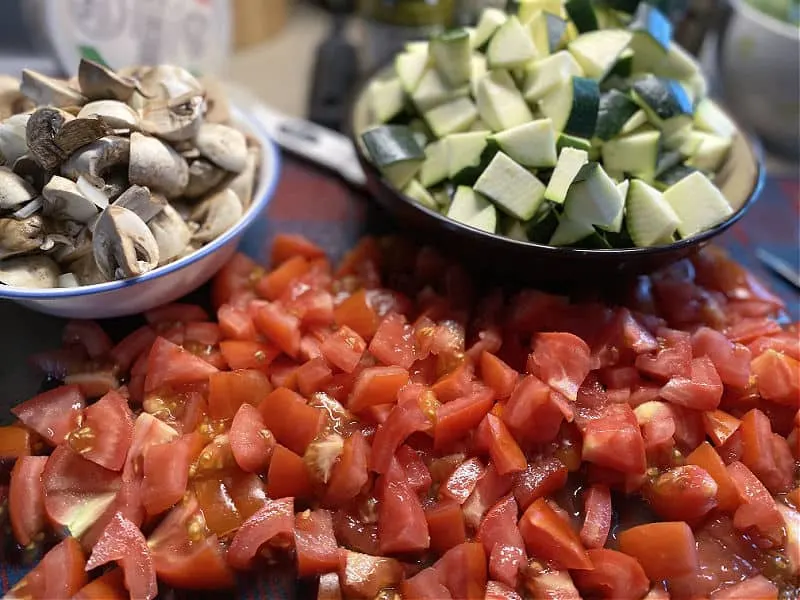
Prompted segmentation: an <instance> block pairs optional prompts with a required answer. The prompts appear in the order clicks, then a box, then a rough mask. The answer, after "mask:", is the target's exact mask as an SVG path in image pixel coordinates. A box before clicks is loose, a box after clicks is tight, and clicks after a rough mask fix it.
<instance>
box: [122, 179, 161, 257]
mask: <svg viewBox="0 0 800 600" xmlns="http://www.w3.org/2000/svg"><path fill="white" fill-rule="evenodd" d="M113 205H114V206H121V207H123V208H127V209H128V210H130V211H133V212H134V213H136V215H137V216H138V217H139V218H140V219H141V220H142V221H144V222H145V223H148V222H149V221H150V220H151V219H152V218H153V217H155V216H156V215H158V214H159V213H160V212H161V211H162V210H164V207H165V206H166V205H167V199H166V198H164V196H162V195H160V194H151V193H150V190H149V189H147V188H146V187H144V186H141V185H132V186H131V187H129V188H128V189H127V190H125V191H124V192H123V193H122V194H121V195H120V197H119V198H117V199H116V200H114V204H113ZM156 241H158V238H156ZM159 247H160V245H159Z"/></svg>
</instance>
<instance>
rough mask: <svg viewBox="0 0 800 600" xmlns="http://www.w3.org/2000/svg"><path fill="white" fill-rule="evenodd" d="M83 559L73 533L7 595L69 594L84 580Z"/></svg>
mask: <svg viewBox="0 0 800 600" xmlns="http://www.w3.org/2000/svg"><path fill="white" fill-rule="evenodd" d="M85 565H86V559H85V558H84V555H83V551H82V550H81V546H80V544H79V543H78V541H77V540H76V539H75V538H74V537H68V538H65V539H64V541H62V542H61V543H59V544H58V545H57V546H55V547H53V548H52V549H51V550H50V551H49V552H48V553H47V554H45V555H44V557H43V558H42V560H40V561H39V564H38V565H36V566H35V567H34V568H33V569H32V570H31V571H30V572H29V573H28V574H27V575H26V576H25V577H24V578H23V579H22V580H21V581H20V582H19V583H18V584H17V585H16V586H14V588H12V589H11V590H10V592H9V594H8V597H9V598H41V599H45V598H71V597H72V596H73V595H74V594H76V593H78V591H80V589H81V588H82V587H83V586H85V585H86V584H87V582H88V580H89V579H88V577H87V576H86V569H85Z"/></svg>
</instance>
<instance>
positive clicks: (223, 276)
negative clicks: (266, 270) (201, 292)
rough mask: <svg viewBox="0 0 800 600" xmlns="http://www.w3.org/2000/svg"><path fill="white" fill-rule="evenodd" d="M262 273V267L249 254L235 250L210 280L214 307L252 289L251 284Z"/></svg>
mask: <svg viewBox="0 0 800 600" xmlns="http://www.w3.org/2000/svg"><path fill="white" fill-rule="evenodd" d="M262 274H263V269H262V268H261V267H259V266H258V265H257V264H256V262H255V261H254V260H253V259H252V258H250V257H249V256H247V255H245V254H242V253H241V252H237V253H236V254H234V255H233V258H232V259H231V260H229V261H228V262H227V263H225V265H223V267H222V269H220V270H219V272H218V273H217V274H216V275H215V276H214V279H213V280H212V282H211V299H212V303H213V304H214V306H215V307H220V306H221V305H223V304H225V303H226V302H230V300H231V298H233V297H234V296H236V295H241V294H242V293H245V292H248V291H250V290H252V287H253V284H254V283H255V282H256V281H258V280H259V279H260V277H261V275H262Z"/></svg>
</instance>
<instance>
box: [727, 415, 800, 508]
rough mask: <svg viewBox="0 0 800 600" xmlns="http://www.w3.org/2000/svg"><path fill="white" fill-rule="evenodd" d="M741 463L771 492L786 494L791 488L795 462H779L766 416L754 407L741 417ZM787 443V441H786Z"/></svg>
mask: <svg viewBox="0 0 800 600" xmlns="http://www.w3.org/2000/svg"><path fill="white" fill-rule="evenodd" d="M739 431H741V433H742V458H741V461H742V462H743V463H744V464H745V466H747V468H748V469H750V470H751V471H752V472H753V474H754V475H755V476H756V477H758V478H759V479H760V480H761V481H762V482H763V483H764V485H765V486H766V487H767V489H768V490H770V491H771V492H772V493H775V494H777V493H779V492H787V491H789V489H790V488H791V485H792V475H793V471H794V461H793V460H789V461H788V462H787V463H784V462H783V461H780V462H779V461H778V459H777V457H776V456H775V451H774V450H775V444H774V438H773V436H772V428H771V426H770V422H769V419H768V418H767V416H766V415H765V414H764V413H763V412H761V411H760V410H758V409H757V408H754V409H752V410H750V411H748V412H747V414H745V415H744V416H743V417H742V424H741V427H740V428H739ZM784 443H785V442H784Z"/></svg>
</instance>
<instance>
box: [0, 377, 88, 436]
mask: <svg viewBox="0 0 800 600" xmlns="http://www.w3.org/2000/svg"><path fill="white" fill-rule="evenodd" d="M85 407H86V400H85V399H84V396H83V394H82V393H81V391H80V389H79V388H78V386H75V385H63V386H60V387H57V388H55V389H52V390H49V391H47V392H43V393H41V394H39V395H37V396H34V397H33V398H31V399H30V400H26V401H25V402H22V403H21V404H17V405H16V406H14V407H13V408H12V409H11V414H13V415H14V416H15V417H17V418H18V419H19V420H20V421H22V422H23V423H24V424H25V426H26V427H30V428H31V429H32V430H34V431H35V432H36V433H38V434H39V435H40V436H42V437H43V438H44V439H45V440H47V442H48V443H50V444H51V445H53V446H56V445H58V444H61V443H62V442H63V441H64V439H65V438H66V436H67V434H68V433H69V432H70V431H72V430H74V429H75V428H76V427H77V426H78V425H79V423H80V421H81V418H82V416H83V410H84V408H85ZM12 433H13V432H12Z"/></svg>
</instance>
